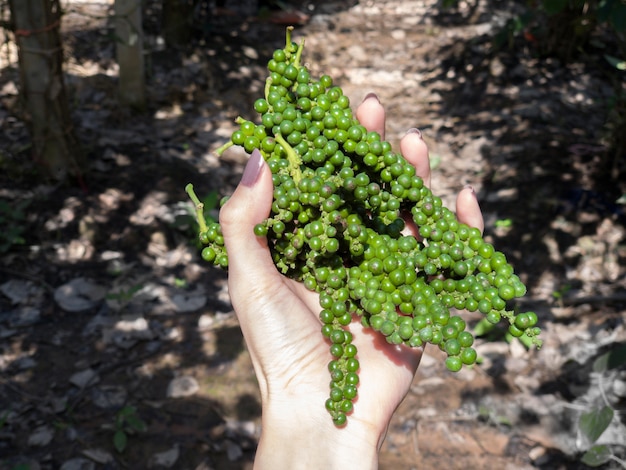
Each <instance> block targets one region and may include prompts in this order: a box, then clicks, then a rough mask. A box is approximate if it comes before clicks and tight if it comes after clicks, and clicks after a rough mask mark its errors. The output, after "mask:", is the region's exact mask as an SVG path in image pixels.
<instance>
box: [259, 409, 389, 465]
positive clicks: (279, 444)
mask: <svg viewBox="0 0 626 470" xmlns="http://www.w3.org/2000/svg"><path fill="white" fill-rule="evenodd" d="M311 408H312V406H311V404H310V403H308V404H306V403H302V404H301V405H300V406H295V407H285V406H267V407H264V410H263V418H262V428H261V439H260V441H259V446H258V448H257V454H256V458H255V464H254V468H255V470H265V469H273V470H281V469H289V470H318V469H319V470H334V469H344V468H358V469H363V470H374V469H377V468H378V450H379V447H380V443H381V442H382V438H383V436H384V430H383V431H382V432H380V431H379V430H377V429H376V428H375V427H374V426H372V425H370V424H367V423H364V422H362V421H360V420H359V419H358V418H357V417H355V416H351V417H350V418H349V419H348V422H347V424H346V425H345V426H343V427H341V428H338V427H336V426H335V425H334V424H333V422H332V419H331V417H330V415H329V414H328V413H327V412H326V410H325V409H324V408H323V407H322V408H321V413H320V412H318V411H317V410H311Z"/></svg>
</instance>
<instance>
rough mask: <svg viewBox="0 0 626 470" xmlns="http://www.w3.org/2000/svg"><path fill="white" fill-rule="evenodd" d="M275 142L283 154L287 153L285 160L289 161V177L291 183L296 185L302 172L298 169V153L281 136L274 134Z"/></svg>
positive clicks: (300, 161)
mask: <svg viewBox="0 0 626 470" xmlns="http://www.w3.org/2000/svg"><path fill="white" fill-rule="evenodd" d="M274 138H275V139H276V142H278V143H279V144H280V146H281V147H282V148H283V150H284V151H285V153H287V160H288V161H289V172H290V173H291V177H292V178H293V181H294V182H295V183H296V184H297V183H299V182H300V180H301V179H302V170H301V169H300V165H301V164H302V160H301V159H300V157H299V156H298V153H297V152H296V151H295V150H294V149H293V147H291V145H289V144H288V143H287V141H286V140H285V139H284V138H283V136H282V135H280V134H276V135H275V136H274Z"/></svg>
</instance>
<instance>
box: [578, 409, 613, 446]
mask: <svg viewBox="0 0 626 470" xmlns="http://www.w3.org/2000/svg"><path fill="white" fill-rule="evenodd" d="M614 414H615V412H614V411H613V408H611V407H610V406H608V405H606V406H604V407H602V408H596V409H593V410H591V411H588V412H587V413H583V414H582V415H580V420H579V421H578V426H579V427H580V430H581V432H582V433H583V434H584V435H585V436H587V438H588V439H589V441H590V442H596V441H597V440H598V438H599V437H600V436H601V435H602V433H603V432H604V431H605V430H606V428H608V427H609V424H611V421H612V420H613V415H614Z"/></svg>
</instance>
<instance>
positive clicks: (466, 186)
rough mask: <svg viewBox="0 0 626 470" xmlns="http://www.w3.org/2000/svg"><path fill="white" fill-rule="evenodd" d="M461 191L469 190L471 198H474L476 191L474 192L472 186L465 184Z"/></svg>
mask: <svg viewBox="0 0 626 470" xmlns="http://www.w3.org/2000/svg"><path fill="white" fill-rule="evenodd" d="M463 189H469V190H470V191H471V192H472V196H474V197H476V191H475V190H474V186H472V185H471V184H466V185H465V186H463Z"/></svg>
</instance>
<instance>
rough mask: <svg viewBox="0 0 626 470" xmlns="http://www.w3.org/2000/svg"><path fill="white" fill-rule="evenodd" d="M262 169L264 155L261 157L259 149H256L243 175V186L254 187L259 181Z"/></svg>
mask: <svg viewBox="0 0 626 470" xmlns="http://www.w3.org/2000/svg"><path fill="white" fill-rule="evenodd" d="M262 168H263V155H261V152H259V150H258V149H254V150H253V151H252V153H251V154H250V158H249V159H248V163H246V167H245V168H244V170H243V175H241V184H243V185H244V186H248V187H252V186H254V183H256V181H257V180H258V179H259V175H260V174H261V169H262Z"/></svg>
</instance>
